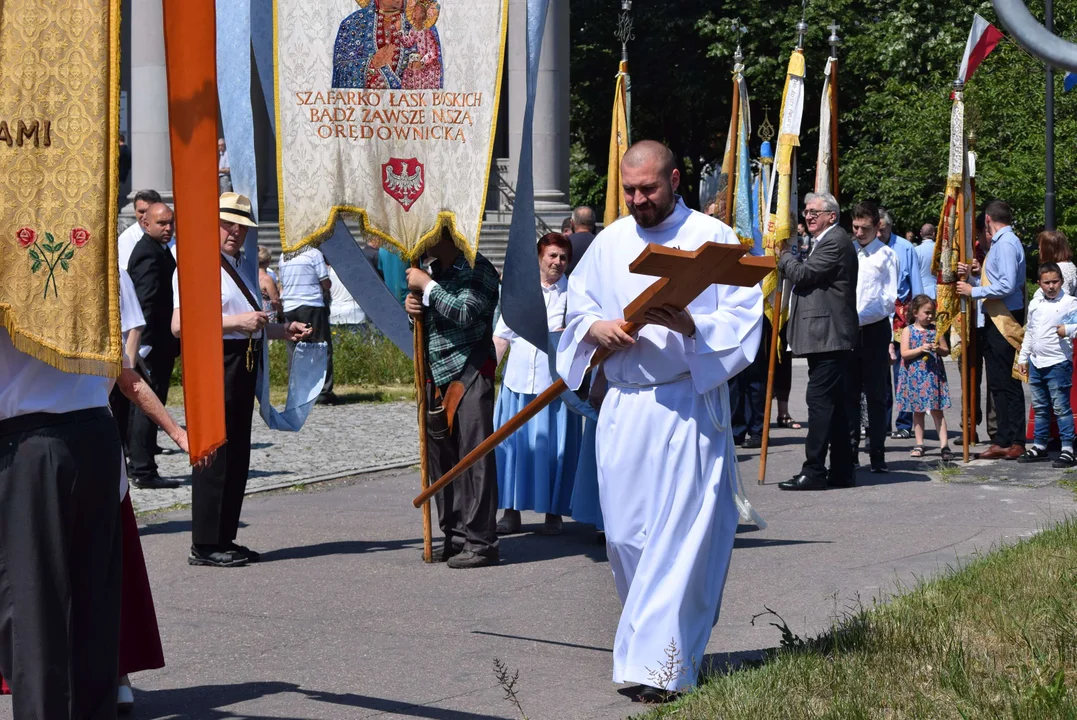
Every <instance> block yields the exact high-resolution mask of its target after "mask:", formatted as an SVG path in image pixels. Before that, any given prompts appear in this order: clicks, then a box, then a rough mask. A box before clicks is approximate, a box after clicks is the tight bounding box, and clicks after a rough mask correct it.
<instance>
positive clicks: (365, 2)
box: [333, 0, 444, 90]
mask: <svg viewBox="0 0 1077 720" xmlns="http://www.w3.org/2000/svg"><path fill="white" fill-rule="evenodd" d="M356 3H358V5H359V9H358V10H356V11H355V12H353V13H352V14H351V15H349V16H348V17H346V18H344V20H343V21H342V22H341V23H340V29H339V30H338V31H337V41H336V45H335V46H334V48H333V87H335V88H362V89H369V90H436V89H440V88H441V87H442V83H443V80H444V78H443V73H444V64H443V63H442V55H441V38H440V37H439V36H438V29H437V27H435V25H436V24H437V21H438V16H439V15H440V13H441V5H440V4H439V3H438V2H437V1H436V0H356Z"/></svg>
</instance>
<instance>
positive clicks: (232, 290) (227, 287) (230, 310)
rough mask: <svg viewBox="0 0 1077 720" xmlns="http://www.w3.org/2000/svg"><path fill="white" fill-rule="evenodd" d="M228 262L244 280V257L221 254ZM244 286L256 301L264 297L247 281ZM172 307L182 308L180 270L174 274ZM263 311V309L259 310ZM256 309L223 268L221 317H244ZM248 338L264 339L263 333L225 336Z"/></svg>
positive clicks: (227, 338)
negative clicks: (241, 270) (242, 266)
mask: <svg viewBox="0 0 1077 720" xmlns="http://www.w3.org/2000/svg"><path fill="white" fill-rule="evenodd" d="M221 257H223V258H224V259H225V260H226V261H228V262H230V263H232V267H234V268H236V272H237V274H239V276H240V278H243V274H242V273H240V272H239V267H240V265H242V264H243V260H242V258H243V255H242V254H240V256H239V257H231V256H229V255H225V254H224V253H221ZM243 284H244V285H246V286H247V289H248V290H250V291H251V295H252V296H253V297H254V299H255V300H257V299H259V298H260V297H262V291H261V290H259V289H258V288H257V287H252V286H251V284H250V283H249V282H247V281H246V280H245V279H244V280H243ZM172 299H173V302H172V305H173V307H177V308H178V307H179V306H180V293H179V270H177V271H176V272H174V273H172ZM259 310H261V308H259ZM254 311H255V310H254V308H253V307H251V304H250V303H249V302H247V297H246V296H245V295H244V294H243V291H242V290H240V289H239V286H238V285H236V283H235V281H233V280H232V276H231V275H229V274H228V271H226V270H225V269H224V268H221V317H229V316H230V315H242V314H243V313H249V312H254ZM248 337H252V338H254V339H255V340H258V339H259V338H261V337H262V331H261V330H259V331H258V332H256V333H254V334H253V335H250V336H248V335H247V334H246V333H242V332H238V331H237V332H226V333H225V334H224V339H225V340H246V339H247V338H248Z"/></svg>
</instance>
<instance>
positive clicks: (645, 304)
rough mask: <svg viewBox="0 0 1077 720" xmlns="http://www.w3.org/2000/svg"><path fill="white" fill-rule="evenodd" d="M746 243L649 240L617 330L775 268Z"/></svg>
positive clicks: (492, 440) (465, 464)
mask: <svg viewBox="0 0 1077 720" xmlns="http://www.w3.org/2000/svg"><path fill="white" fill-rule="evenodd" d="M747 252H748V248H747V247H746V246H744V245H742V244H741V243H736V244H731V243H730V244H722V243H714V242H708V243H704V244H703V245H701V246H700V247H699V248H697V249H696V250H678V249H677V248H667V247H663V246H662V245H655V244H654V243H651V244H650V245H648V246H647V247H646V248H644V250H643V252H642V253H640V255H639V257H637V258H636V259H635V260H633V261H632V264H631V265H629V266H628V269H629V271H630V272H634V273H637V274H640V275H654V276H657V277H659V278H661V279H660V280H658V281H657V282H655V283H654V284H653V285H651V286H650V287H648V288H647V289H646V290H644V291H643V292H642V293H640V295H639V297H637V298H636V299H635V300H633V301H632V303H631V304H630V305H629V306H628V307H627V308H625V311H624V318H625V324H624V325H622V326H621V329H622V330H623V331H624V332H626V333H628V334H629V335H635V334H636V333H637V332H639V330H640V328H642V327H643V326H644V325H645V324H646V320H645V317H644V316H645V315H646V314H647V311H648V310H650V309H651V308H655V307H661V306H663V305H672V306H674V307H676V308H678V309H681V310H683V309H684V308H686V307H688V305H689V304H690V303H691V302H692V301H693V300H695V299H696V298H697V297H699V296H700V295H701V294H702V293H703V291H704V290H706V289H707V288H709V287H710V286H711V285H737V286H740V287H751V286H752V285H755V284H756V283H758V282H759V281H760V280H762V279H763V278H765V277H766V276H767V275H769V274H770V273H771V271H773V270H774V264H775V261H774V258H773V257H745V254H746V253H747ZM612 352H613V351H611V350H607V349H606V348H601V347H600V348H599V349H598V350H596V351H595V354H594V355H592V356H591V368H596V367H598V366H599V365H600V364H602V362H603V361H604V360H605V359H606V358H608V357H609V356H610V355H611V354H612ZM566 390H568V386H567V385H566V384H565V381H564V380H560V379H559V380H557V382H555V383H554V384H553V385H551V386H550V387H548V388H546V390H544V391H543V392H542V393H540V394H539V396H538V397H536V398H535V399H534V400H532V401H531V402H530V403H528V404H527V406H526V407H524V408H523V409H522V410H521V411H520V412H518V413H517V414H516V415H514V416H513V417H511V418H509V420H508V421H506V422H505V423H504V424H503V425H502V426H501V427H500V428H498V430H497V432H495V433H494V434H493V435H491V436H490V437H488V438H486V439H485V440H483V441H482V443H480V444H479V446H478V447H477V448H475V449H474V450H472V451H471V452H470V453H468V454H467V456H466V457H464V459H462V460H461V461H460V462H458V463H457V464H456V466H455V467H453V468H452V469H451V470H449V472H447V473H445V475H444V476H442V477H441V479H439V480H438V481H437V482H436V483H433V484H431V485H430V486H429V487H428V488H426V489H425V490H423V492H422V493H421V494H420V495H419V496H418V497H417V498H415V499H414V500H413V501H412V503H413V504H414V505H415V507H422V506H423V504H424V503H425V502H426V501H428V500H429V499H430V498H431V497H433V496H434V495H435V494H436V493H437V492H438V491H439V490H441V488H443V487H445V486H446V485H448V484H449V483H451V482H452V481H453V480H455V479H456V478H458V477H459V476H460V475H462V474H463V473H464V472H465V471H466V470H467V469H468V468H470V467H471V466H472V465H474V464H475V463H476V462H478V461H479V460H480V459H481V458H482V457H483V456H484V455H487V454H488V453H490V452H491V451H493V449H494V448H495V447H497V446H498V445H500V444H501V443H502V442H503V441H504V440H505V438H507V437H509V436H510V435H512V434H513V433H514V432H516V431H517V430H519V429H520V428H521V427H523V425H524V424H525V423H527V421H528V420H530V419H531V418H533V417H534V416H535V415H537V414H538V413H539V412H540V411H541V410H542V409H543V408H545V407H546V406H548V405H549V404H550V403H552V402H553V401H554V400H556V399H557V398H558V397H560V396H561V393H563V392H565V391H566Z"/></svg>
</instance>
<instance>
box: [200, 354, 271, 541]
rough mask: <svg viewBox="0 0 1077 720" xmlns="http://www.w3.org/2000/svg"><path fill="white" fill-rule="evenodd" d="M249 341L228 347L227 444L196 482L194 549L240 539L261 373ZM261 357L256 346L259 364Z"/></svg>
mask: <svg viewBox="0 0 1077 720" xmlns="http://www.w3.org/2000/svg"><path fill="white" fill-rule="evenodd" d="M247 346H248V342H247V341H246V340H225V341H224V429H225V434H226V436H227V438H228V441H227V442H226V443H225V444H224V446H223V447H222V448H221V449H220V450H218V451H217V457H215V458H214V459H213V463H212V464H211V465H210V466H209V467H208V468H206V469H205V470H199V469H197V468H195V470H194V472H193V473H192V476H191V529H192V542H193V543H194V544H195V545H227V544H228V543H230V542H232V541H233V540H235V539H236V534H237V533H238V531H239V515H240V512H242V510H243V493H244V492H245V491H246V489H247V472H248V470H250V466H251V420H252V417H253V413H254V395H255V391H256V382H257V379H258V368H257V365H255V367H254V369H253V370H247ZM260 357H261V347H260V342H259V341H257V340H256V341H255V342H254V358H255V363H257V362H258V358H260Z"/></svg>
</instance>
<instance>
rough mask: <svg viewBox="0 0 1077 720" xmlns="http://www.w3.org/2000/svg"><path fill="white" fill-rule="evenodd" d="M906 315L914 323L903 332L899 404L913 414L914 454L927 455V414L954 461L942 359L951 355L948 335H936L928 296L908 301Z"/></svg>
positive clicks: (945, 452)
mask: <svg viewBox="0 0 1077 720" xmlns="http://www.w3.org/2000/svg"><path fill="white" fill-rule="evenodd" d="M907 317H912V318H913V324H912V325H909V326H907V327H905V328H904V329H903V330H902V331H901V368H900V370H899V371H898V391H897V395H898V407H899V408H900V409H901V410H902V411H904V412H911V413H912V426H913V432H914V433H915V435H916V446H915V447H914V448H913V450H912V456H913V457H916V458H919V457H923V456H924V418H925V416H926V414H927V413H931V417H932V418H933V419H934V420H935V429H936V430H938V433H939V442H940V444H941V446H942V459H943V460H946V461H949V460H953V457H954V454H953V452H952V451H951V450H950V446H949V444H948V443H947V437H946V418H945V417H944V416H943V414H942V411H943V410H945V409H946V408H948V407H950V389H949V387H948V386H947V384H946V368H945V367H944V366H943V363H942V359H943V358H944V357H946V356H947V355H949V354H950V346H949V343H948V342H947V340H946V336H945V334H944V335H942V336H941V337H939V336H937V331H936V329H935V301H934V300H932V299H931V298H929V297H928V296H927V295H917V296H916V297H914V298H913V299H912V302H911V303H909V308H908V314H907Z"/></svg>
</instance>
